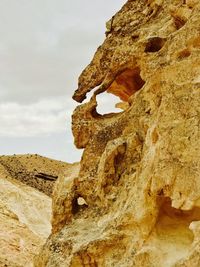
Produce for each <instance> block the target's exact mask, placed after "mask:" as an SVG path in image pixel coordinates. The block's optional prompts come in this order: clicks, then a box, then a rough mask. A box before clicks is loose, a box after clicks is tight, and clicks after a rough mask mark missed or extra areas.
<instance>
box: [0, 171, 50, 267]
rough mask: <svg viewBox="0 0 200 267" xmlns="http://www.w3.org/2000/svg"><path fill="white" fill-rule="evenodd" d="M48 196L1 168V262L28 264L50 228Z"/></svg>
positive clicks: (13, 266) (12, 266)
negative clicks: (15, 179) (5, 174)
mask: <svg viewBox="0 0 200 267" xmlns="http://www.w3.org/2000/svg"><path fill="white" fill-rule="evenodd" d="M50 219H51V199H50V198H49V197H48V196H46V195H44V194H43V193H40V192H39V191H37V190H35V189H33V188H31V187H28V186H26V185H24V184H22V183H20V182H18V181H14V180H10V179H5V177H3V176H2V172H1V171H0V266H2V267H4V266H9V267H31V266H33V258H34V256H35V255H36V254H38V252H39V249H40V247H41V246H42V245H43V244H44V242H45V241H46V238H47V237H48V235H49V234H50V232H51V224H50Z"/></svg>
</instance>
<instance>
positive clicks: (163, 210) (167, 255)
mask: <svg viewBox="0 0 200 267" xmlns="http://www.w3.org/2000/svg"><path fill="white" fill-rule="evenodd" d="M158 203H159V205H160V210H159V214H158V217H157V222H156V224H155V227H154V229H153V231H152V232H151V235H150V236H149V239H148V240H147V242H146V244H145V247H149V246H150V247H154V248H155V247H156V248H157V256H158V258H160V259H162V263H163V262H165V267H169V266H173V264H175V262H177V261H178V260H180V259H182V258H184V257H186V256H187V255H188V253H189V250H190V249H191V244H192V242H193V239H194V236H193V233H192V231H191V230H190V229H189V225H190V224H191V222H193V221H199V220H200V208H197V207H195V208H193V209H192V210H188V211H184V210H180V209H175V208H173V207H172V206H171V199H170V198H167V197H158ZM162 263H160V264H161V266H162Z"/></svg>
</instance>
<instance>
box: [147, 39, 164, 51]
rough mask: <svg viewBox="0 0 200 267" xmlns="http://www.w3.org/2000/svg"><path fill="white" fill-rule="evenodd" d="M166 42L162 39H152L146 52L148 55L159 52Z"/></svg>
mask: <svg viewBox="0 0 200 267" xmlns="http://www.w3.org/2000/svg"><path fill="white" fill-rule="evenodd" d="M165 42H166V40H165V39H163V38H161V37H152V38H150V39H149V40H148V42H147V44H146V47H145V50H144V51H145V52H148V53H154V52H158V51H159V50H160V49H161V48H162V47H163V46H164V44H165Z"/></svg>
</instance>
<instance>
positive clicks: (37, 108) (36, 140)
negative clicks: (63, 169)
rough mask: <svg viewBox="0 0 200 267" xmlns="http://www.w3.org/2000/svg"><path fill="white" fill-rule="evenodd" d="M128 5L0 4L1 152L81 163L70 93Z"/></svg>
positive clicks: (78, 0)
mask: <svg viewBox="0 0 200 267" xmlns="http://www.w3.org/2000/svg"><path fill="white" fill-rule="evenodd" d="M124 2H125V1H124V0H103V1H102V0H101V1H100V0H84V1H83V0H74V1H69V0H29V1H27V0H17V1H16V0H1V1H0V62H1V63H0V72H1V75H0V154H13V153H16V154H17V153H40V154H42V155H46V156H50V157H53V158H57V159H61V160H66V161H68V162H72V161H76V160H79V158H80V154H81V152H80V151H78V150H76V149H75V147H74V146H73V140H72V136H71V130H70V117H71V113H72V110H73V109H74V107H75V106H76V105H77V104H76V103H75V102H73V101H72V100H71V95H72V93H73V91H74V90H75V89H76V87H77V78H78V76H79V74H80V73H81V71H82V70H83V68H84V67H85V66H86V65H87V64H88V63H89V62H90V60H91V58H92V56H93V54H94V52H95V50H96V49H97V47H98V46H99V45H100V44H101V43H102V41H103V39H104V37H105V36H104V32H105V22H106V21H107V20H108V19H109V18H110V17H111V16H112V15H113V14H114V13H115V12H116V11H117V10H119V9H120V8H121V6H122V5H123V4H124Z"/></svg>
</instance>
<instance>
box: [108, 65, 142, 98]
mask: <svg viewBox="0 0 200 267" xmlns="http://www.w3.org/2000/svg"><path fill="white" fill-rule="evenodd" d="M144 84H145V82H144V81H143V79H142V77H141V76H140V68H139V67H135V68H133V69H125V70H124V71H123V72H121V73H120V74H119V75H117V76H116V78H115V80H114V81H113V83H112V84H111V85H110V87H109V88H108V89H107V91H108V92H109V93H112V94H114V95H116V96H118V97H119V98H120V99H121V100H122V101H128V99H129V97H130V96H131V95H133V94H134V93H135V92H137V91H138V90H140V89H141V88H142V87H143V85H144Z"/></svg>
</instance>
